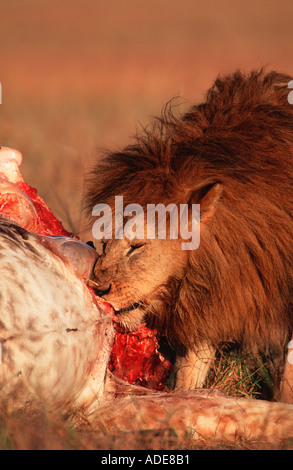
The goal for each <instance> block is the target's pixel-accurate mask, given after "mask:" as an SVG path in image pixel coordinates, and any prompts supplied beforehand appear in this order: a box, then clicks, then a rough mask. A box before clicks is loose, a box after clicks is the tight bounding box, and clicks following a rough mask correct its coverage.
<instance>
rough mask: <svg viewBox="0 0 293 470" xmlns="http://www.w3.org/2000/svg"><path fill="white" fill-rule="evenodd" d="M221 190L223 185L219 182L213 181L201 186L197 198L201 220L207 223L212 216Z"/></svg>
mask: <svg viewBox="0 0 293 470" xmlns="http://www.w3.org/2000/svg"><path fill="white" fill-rule="evenodd" d="M222 192H223V185H222V184H221V183H214V184H212V185H208V186H207V187H204V188H203V192H202V191H201V197H200V200H199V204H200V221H201V222H203V223H207V222H209V220H210V219H211V218H212V217H213V215H214V213H215V212H216V207H217V204H218V202H219V199H220V197H221V194H222Z"/></svg>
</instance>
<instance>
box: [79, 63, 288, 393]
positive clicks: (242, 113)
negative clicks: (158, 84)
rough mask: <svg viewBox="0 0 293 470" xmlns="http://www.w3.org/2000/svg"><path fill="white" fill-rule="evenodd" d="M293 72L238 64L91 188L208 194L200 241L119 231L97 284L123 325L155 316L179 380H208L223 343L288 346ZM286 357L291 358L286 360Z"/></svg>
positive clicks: (102, 167) (146, 135)
mask: <svg viewBox="0 0 293 470" xmlns="http://www.w3.org/2000/svg"><path fill="white" fill-rule="evenodd" d="M290 79H291V77H290V76H287V75H284V74H280V73H276V72H270V73H264V72H263V71H260V72H252V73H251V74H249V75H248V76H246V75H244V74H242V73H240V72H236V73H234V74H232V75H230V76H227V77H224V78H218V79H217V80H216V82H215V84H214V85H213V86H212V88H211V89H210V90H209V91H208V93H207V95H206V100H205V102H203V103H202V104H199V105H197V106H193V107H192V108H191V109H190V111H189V112H187V113H186V114H185V115H183V117H181V118H175V117H174V116H173V115H172V113H171V112H170V111H169V112H168V113H167V112H165V113H164V114H163V116H162V117H161V118H160V119H158V120H157V121H156V123H155V125H154V126H153V128H152V129H151V130H145V131H144V132H143V135H138V136H137V137H136V139H135V141H134V143H133V144H132V145H130V146H128V147H126V148H125V149H123V150H122V151H121V152H114V153H109V154H107V155H106V156H105V158H104V159H103V160H102V161H99V162H98V163H97V165H96V167H95V168H94V169H93V170H92V171H91V173H90V174H89V177H88V181H87V186H86V207H87V211H88V212H87V213H88V214H89V213H90V212H91V211H92V209H93V207H94V206H95V205H96V204H97V203H106V204H108V205H109V206H110V207H112V208H113V210H114V197H115V196H118V195H120V196H121V195H122V196H123V198H124V204H125V205H126V204H129V203H137V204H140V205H141V206H142V207H144V208H145V207H146V205H147V204H150V203H152V204H159V203H163V204H164V205H165V206H167V205H168V204H169V203H175V204H177V205H179V204H191V203H197V204H200V208H201V216H200V219H201V221H200V227H201V234H200V237H201V238H200V246H199V247H198V249H196V250H191V251H186V250H182V247H181V243H182V240H180V239H178V240H175V239H171V238H170V237H169V238H168V239H166V240H161V239H158V238H156V239H147V238H145V239H143V240H140V239H134V240H127V239H126V238H124V239H111V240H105V243H104V252H103V254H102V255H101V256H100V258H99V260H98V261H97V264H96V266H95V270H94V279H93V282H94V283H95V284H96V287H97V289H98V290H99V293H100V295H101V296H103V297H104V298H105V299H107V300H108V301H109V302H110V303H111V304H112V305H113V306H114V308H115V310H116V314H117V317H118V318H119V321H120V323H121V325H124V326H125V327H126V328H129V329H132V328H135V327H137V326H138V325H139V324H140V323H141V322H144V321H146V322H147V324H148V325H149V326H151V327H155V328H157V329H158V331H159V332H160V334H161V335H164V336H166V337H167V338H168V339H169V341H170V342H172V343H173V344H174V345H175V347H176V350H177V354H178V357H177V362H176V371H177V376H176V386H177V387H178V388H180V389H190V388H193V387H194V386H202V384H203V382H204V379H205V376H206V373H207V371H208V368H209V366H210V363H211V361H212V359H213V357H214V353H215V350H216V349H217V348H218V347H219V345H221V344H223V343H224V344H225V343H227V342H230V341H232V342H234V343H237V344H241V345H243V346H244V347H245V348H246V350H247V349H248V350H250V351H252V352H253V353H257V352H261V353H264V354H270V355H271V354H274V355H277V356H279V357H283V356H284V352H285V350H286V347H287V344H288V342H289V340H290V339H291V336H292V331H293V313H292V300H293V290H292V288H293V276H292V274H293V191H292V182H293V169H292V161H293V106H292V105H290V104H289V102H288V88H287V85H288V82H289V81H290ZM283 365H284V363H283Z"/></svg>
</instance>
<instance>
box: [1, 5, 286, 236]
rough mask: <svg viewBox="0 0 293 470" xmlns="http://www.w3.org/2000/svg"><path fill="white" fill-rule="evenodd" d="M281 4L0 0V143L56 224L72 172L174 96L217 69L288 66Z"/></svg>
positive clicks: (67, 202) (76, 221) (71, 193)
mask: <svg viewBox="0 0 293 470" xmlns="http://www.w3.org/2000/svg"><path fill="white" fill-rule="evenodd" d="M292 23H293V2H292V1H291V0H278V1H277V0H246V1H245V2H240V1H233V0H204V1H203V0H202V1H199V0H147V1H144V2H143V1H138V0H123V1H122V0H107V1H105V0H104V1H101V0H50V1H48V0H0V82H1V83H2V104H1V105H0V145H3V146H9V147H13V148H17V149H18V150H20V151H21V152H22V154H23V156H24V161H23V164H22V167H21V170H22V174H23V176H24V178H25V180H26V182H27V183H29V184H30V185H32V186H34V187H36V188H37V189H38V191H39V194H40V195H41V196H42V197H43V198H44V199H45V201H46V203H47V204H48V205H49V207H50V208H51V209H52V210H53V212H54V213H55V215H56V216H57V217H58V218H59V219H61V220H62V222H63V224H64V225H65V227H66V228H67V229H70V230H73V231H74V232H75V233H79V234H80V236H81V238H82V239H83V236H85V234H84V233H83V231H82V226H81V224H80V207H81V198H82V191H83V175H84V173H85V171H86V170H87V168H88V167H89V166H90V165H91V164H92V162H93V161H95V160H96V159H97V158H99V156H100V155H101V149H104V148H107V149H112V150H115V149H117V148H120V147H122V146H124V145H125V144H127V143H129V142H130V139H131V136H132V135H133V134H135V132H136V129H139V127H140V125H141V124H142V125H146V124H147V123H148V122H150V120H151V119H152V116H155V115H159V114H160V113H161V110H162V108H163V106H164V105H165V103H166V102H167V101H169V100H170V99H171V98H173V97H181V98H180V100H181V101H180V102H181V103H182V104H181V106H182V112H183V111H184V110H185V109H186V107H188V106H190V105H191V104H195V103H196V102H198V101H200V100H202V99H203V97H204V93H205V92H206V90H207V89H208V88H209V87H210V86H211V85H212V83H213V81H214V80H215V78H216V77H217V76H218V75H219V74H225V73H228V72H231V71H233V70H235V69H236V68H238V69H240V70H242V71H250V70H251V69H252V68H260V67H262V66H266V67H267V69H268V70H270V69H276V70H278V71H281V72H286V73H291V74H293V25H292Z"/></svg>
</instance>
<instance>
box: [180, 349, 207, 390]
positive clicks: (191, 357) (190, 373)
mask: <svg viewBox="0 0 293 470" xmlns="http://www.w3.org/2000/svg"><path fill="white" fill-rule="evenodd" d="M214 357H215V349H214V348H212V347H211V346H210V345H209V344H208V343H202V344H201V345H199V346H198V347H196V348H194V349H193V350H189V351H187V353H186V355H185V356H178V357H177V359H176V363H175V389H176V390H180V391H184V390H192V389H194V388H200V387H202V386H203V384H204V381H205V379H206V376H207V373H208V371H209V368H210V366H211V362H212V360H213V359H214Z"/></svg>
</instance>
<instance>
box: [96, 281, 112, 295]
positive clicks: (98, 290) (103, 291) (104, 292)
mask: <svg viewBox="0 0 293 470" xmlns="http://www.w3.org/2000/svg"><path fill="white" fill-rule="evenodd" d="M94 290H95V293H96V294H97V295H98V296H99V297H105V295H107V294H109V292H110V290H111V284H110V285H109V286H108V287H107V288H105V287H104V286H103V287H102V288H97V287H96V288H95V289H94Z"/></svg>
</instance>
